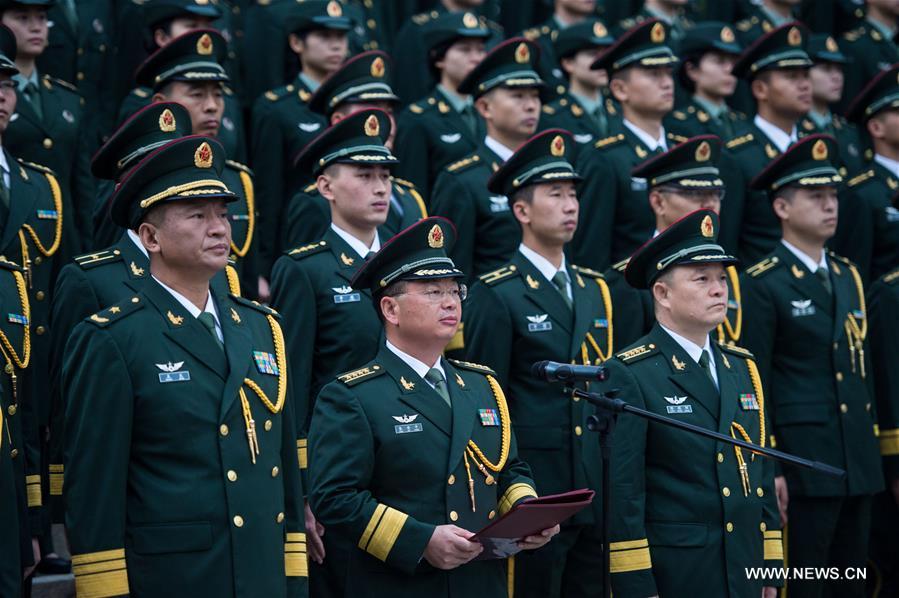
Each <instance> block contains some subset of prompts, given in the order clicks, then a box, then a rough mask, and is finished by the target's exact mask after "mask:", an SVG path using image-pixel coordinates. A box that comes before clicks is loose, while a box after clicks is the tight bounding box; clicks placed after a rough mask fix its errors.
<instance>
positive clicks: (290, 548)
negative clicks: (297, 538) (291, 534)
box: [284, 542, 306, 554]
mask: <svg viewBox="0 0 899 598" xmlns="http://www.w3.org/2000/svg"><path fill="white" fill-rule="evenodd" d="M284 552H302V553H303V554H306V545H305V544H297V543H295V542H287V543H286V544H284Z"/></svg>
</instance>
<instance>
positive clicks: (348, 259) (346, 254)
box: [324, 226, 370, 294]
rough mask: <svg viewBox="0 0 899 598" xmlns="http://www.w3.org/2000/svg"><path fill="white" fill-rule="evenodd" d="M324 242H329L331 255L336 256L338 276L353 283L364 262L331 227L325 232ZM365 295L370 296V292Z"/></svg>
mask: <svg viewBox="0 0 899 598" xmlns="http://www.w3.org/2000/svg"><path fill="white" fill-rule="evenodd" d="M324 240H325V241H327V242H328V246H329V247H330V248H331V253H333V254H334V260H335V261H336V262H337V274H338V275H339V276H340V277H341V278H343V279H344V280H346V281H347V282H349V281H351V280H352V279H353V276H355V274H356V272H358V271H359V268H360V267H361V266H362V263H363V261H364V260H363V259H362V258H361V257H359V254H358V253H356V252H355V251H353V248H352V247H350V246H349V244H348V243H347V242H346V241H344V240H343V239H342V238H340V235H338V234H337V233H335V232H334V229H332V228H331V227H330V226H329V227H328V230H327V232H325V236H324ZM365 293H366V294H370V291H368V290H366V291H365Z"/></svg>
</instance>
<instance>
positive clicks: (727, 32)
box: [721, 27, 737, 44]
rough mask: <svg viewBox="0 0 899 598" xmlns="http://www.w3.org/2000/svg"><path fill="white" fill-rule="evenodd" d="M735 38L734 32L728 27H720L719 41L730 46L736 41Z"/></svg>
mask: <svg viewBox="0 0 899 598" xmlns="http://www.w3.org/2000/svg"><path fill="white" fill-rule="evenodd" d="M736 39H737V37H736V36H735V35H734V30H733V29H731V28H730V27H722V28H721V41H723V42H724V43H725V44H732V43H734V42H735V41H736Z"/></svg>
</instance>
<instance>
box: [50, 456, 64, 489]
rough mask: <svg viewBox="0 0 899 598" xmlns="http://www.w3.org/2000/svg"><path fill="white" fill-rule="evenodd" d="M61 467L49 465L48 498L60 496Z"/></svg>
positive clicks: (62, 469)
mask: <svg viewBox="0 0 899 598" xmlns="http://www.w3.org/2000/svg"><path fill="white" fill-rule="evenodd" d="M64 471H65V468H64V466H63V465H53V464H51V465H50V496H62V480H63V472H64Z"/></svg>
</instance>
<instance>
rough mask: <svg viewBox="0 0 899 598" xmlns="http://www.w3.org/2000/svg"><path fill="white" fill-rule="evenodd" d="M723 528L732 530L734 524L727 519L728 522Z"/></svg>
mask: <svg viewBox="0 0 899 598" xmlns="http://www.w3.org/2000/svg"><path fill="white" fill-rule="evenodd" d="M725 529H726V530H727V531H728V532H732V531H734V524H733V523H731V522H730V521H728V522H727V525H726V526H725Z"/></svg>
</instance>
